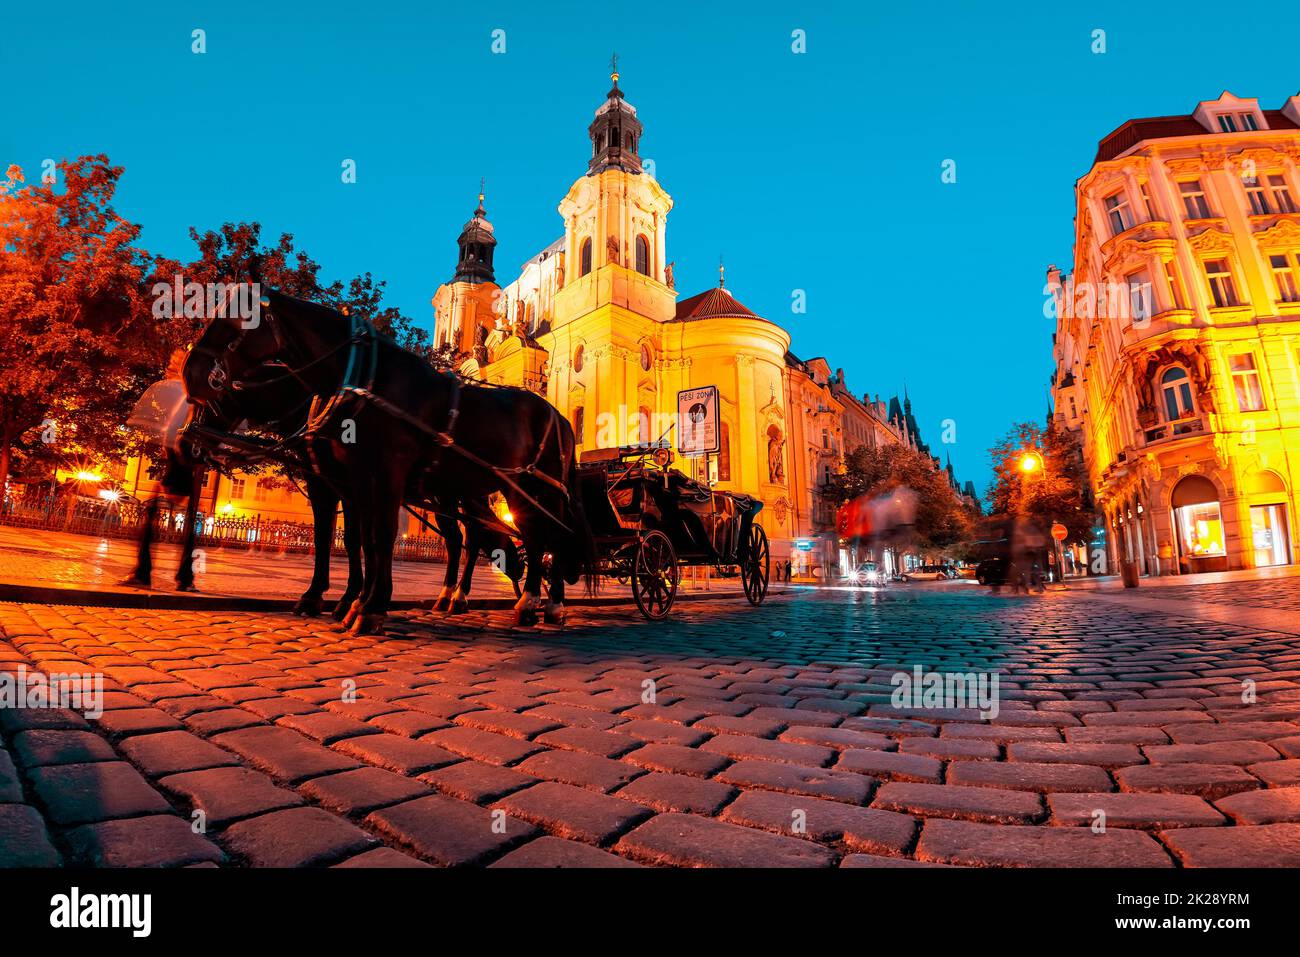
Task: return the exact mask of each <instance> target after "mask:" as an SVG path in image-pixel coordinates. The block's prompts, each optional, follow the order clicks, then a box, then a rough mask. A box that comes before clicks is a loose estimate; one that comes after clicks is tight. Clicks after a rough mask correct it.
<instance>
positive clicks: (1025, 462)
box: [1020, 451, 1043, 475]
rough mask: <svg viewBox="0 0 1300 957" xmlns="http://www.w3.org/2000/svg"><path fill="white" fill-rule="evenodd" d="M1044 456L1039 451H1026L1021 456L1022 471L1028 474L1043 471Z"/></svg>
mask: <svg viewBox="0 0 1300 957" xmlns="http://www.w3.org/2000/svg"><path fill="white" fill-rule="evenodd" d="M1042 468H1043V457H1042V456H1041V455H1039V454H1038V453H1037V452H1032V451H1030V452H1025V453H1024V454H1023V455H1021V456H1020V471H1022V472H1024V473H1025V474H1026V475H1032V474H1033V473H1035V472H1039V471H1042Z"/></svg>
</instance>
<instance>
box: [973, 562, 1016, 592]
mask: <svg viewBox="0 0 1300 957" xmlns="http://www.w3.org/2000/svg"><path fill="white" fill-rule="evenodd" d="M1008 564H1009V563H1008V562H1007V560H1006V558H1004V557H1002V556H1000V555H998V556H995V557H993V558H986V559H984V561H982V562H980V563H979V564H978V565H976V566H975V580H976V581H977V582H979V583H980V584H981V585H1005V584H1006V583H1007V566H1008Z"/></svg>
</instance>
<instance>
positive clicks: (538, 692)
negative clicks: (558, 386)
mask: <svg viewBox="0 0 1300 957" xmlns="http://www.w3.org/2000/svg"><path fill="white" fill-rule="evenodd" d="M1293 581H1294V582H1295V584H1291V583H1287V582H1283V583H1281V584H1278V585H1275V586H1273V587H1275V588H1281V589H1284V590H1285V589H1292V588H1296V587H1300V580H1293ZM394 630H395V632H396V633H395V634H392V635H389V636H386V637H384V638H355V637H351V636H347V635H344V634H342V633H340V632H338V631H335V630H333V629H331V628H330V627H327V626H326V625H324V624H322V623H315V622H306V623H304V622H303V621H302V620H300V619H295V618H292V617H289V616H287V615H270V614H243V613H228V614H219V613H178V612H154V611H126V610H113V609H83V608H78V607H72V606H58V607H49V606H20V605H0V672H9V673H14V672H16V671H17V669H18V668H19V667H20V666H25V667H27V668H35V669H40V670H43V671H45V672H49V673H65V674H68V673H78V672H101V673H102V674H103V675H104V676H105V680H106V685H107V689H108V690H107V692H106V694H105V700H104V707H105V711H104V713H103V715H102V717H100V718H98V719H95V720H90V721H86V720H83V719H82V718H81V717H80V716H79V715H77V714H75V713H73V712H70V711H58V710H50V709H44V710H41V709H18V710H14V709H10V710H0V732H2V737H3V750H0V864H3V865H10V866H13V865H41V866H47V865H57V864H60V863H64V864H90V865H97V866H105V865H107V866H120V865H137V864H150V865H170V866H179V865H203V866H212V865H216V866H223V867H230V866H342V867H365V866H383V867H387V866H421V865H426V864H428V865H489V866H494V867H511V866H525V867H527V866H556V865H568V866H574V865H577V866H635V865H685V866H700V865H721V866H749V865H779V866H807V867H834V866H842V867H896V866H922V865H964V866H976V867H990V866H1058V867H1089V866H1134V867H1201V866H1244V867H1256V866H1265V865H1274V866H1283V865H1285V866H1300V680H1298V679H1300V636H1297V635H1295V634H1290V633H1280V632H1267V631H1262V630H1259V629H1251V628H1246V627H1241V626H1238V625H1232V624H1222V623H1214V622H1202V621H1197V620H1194V619H1190V618H1184V619H1170V618H1167V617H1160V616H1154V615H1151V614H1149V613H1145V612H1141V611H1138V610H1135V609H1130V608H1127V607H1125V605H1124V604H1123V602H1122V601H1118V600H1099V599H1097V598H1096V597H1095V596H1090V595H1086V594H1077V593H1076V594H1071V593H1069V592H1059V593H1049V594H1047V595H1045V596H1035V597H1028V598H1026V597H994V596H991V595H989V594H988V593H987V592H986V591H985V590H983V589H977V588H975V587H962V586H958V587H925V586H922V587H915V588H904V587H898V588H891V589H887V590H886V591H884V592H883V593H877V592H863V593H837V592H789V593H786V594H785V595H781V596H776V597H775V598H774V600H773V601H771V602H770V603H769V604H767V605H765V606H764V607H762V608H760V609H757V610H751V609H749V608H748V606H746V605H745V604H744V603H743V602H735V601H728V602H721V601H719V602H713V601H696V602H692V603H688V604H687V605H684V606H680V608H679V610H677V611H675V613H674V620H673V621H672V622H671V623H668V624H665V625H654V624H650V623H646V622H643V621H641V620H640V619H639V618H637V617H635V612H634V611H633V610H631V609H623V608H612V609H602V610H600V612H599V614H597V613H595V612H594V611H592V612H591V613H590V614H579V615H577V616H576V617H575V620H574V621H573V622H572V623H571V624H570V626H569V627H568V628H567V629H565V630H562V631H561V630H558V629H554V628H547V627H542V628H539V629H536V630H518V629H512V628H510V627H508V625H507V622H506V619H505V617H504V615H503V614H502V613H488V612H480V613H474V614H472V615H471V616H468V617H465V618H462V619H458V620H455V621H449V620H445V619H442V618H440V617H438V616H435V615H433V614H431V613H427V612H413V613H409V614H403V615H399V616H397V617H396V619H395V626H394ZM917 665H920V666H921V667H922V668H924V669H926V670H927V671H928V670H937V671H940V672H972V671H973V672H989V671H992V672H996V673H997V675H998V676H999V681H1000V701H999V710H998V713H997V715H996V716H995V717H992V718H991V719H989V720H985V719H984V718H982V717H981V716H980V714H979V711H978V710H977V709H975V708H969V707H968V708H938V709H929V710H909V709H899V708H895V707H894V706H893V705H892V704H891V700H890V697H891V693H892V692H893V690H894V688H893V685H892V684H891V678H892V677H893V676H894V675H895V674H896V673H897V672H899V671H911V669H912V668H913V667H914V666H917ZM1248 702H1249V703H1248ZM949 703H951V702H949ZM196 812H198V813H197V814H196ZM1100 815H1104V827H1099V826H1098V825H1099V824H1100V823H1101V822H1103V818H1102V817H1101V816H1100ZM192 821H196V822H197V823H198V824H201V825H202V828H201V830H202V831H203V833H195V829H194V828H193V827H192V826H191V823H192Z"/></svg>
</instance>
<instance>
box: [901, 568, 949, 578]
mask: <svg viewBox="0 0 1300 957" xmlns="http://www.w3.org/2000/svg"><path fill="white" fill-rule="evenodd" d="M950 577H952V576H950V575H949V574H948V568H947V566H946V565H917V566H916V567H915V568H912V569H909V570H908V571H905V572H904V573H903V581H906V582H937V581H947V580H948V579H949V578H950Z"/></svg>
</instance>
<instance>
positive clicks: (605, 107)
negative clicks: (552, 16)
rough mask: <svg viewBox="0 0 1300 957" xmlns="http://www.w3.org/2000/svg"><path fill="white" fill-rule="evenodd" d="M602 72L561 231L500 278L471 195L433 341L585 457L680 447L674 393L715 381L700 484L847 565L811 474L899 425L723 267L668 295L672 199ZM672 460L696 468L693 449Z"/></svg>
mask: <svg viewBox="0 0 1300 957" xmlns="http://www.w3.org/2000/svg"><path fill="white" fill-rule="evenodd" d="M612 79H613V86H612V88H611V89H610V90H609V92H608V94H607V95H606V98H605V101H604V103H602V104H601V106H600V108H599V109H598V110H597V111H596V115H595V118H594V119H593V120H592V122H591V125H590V127H589V129H588V135H589V137H590V140H591V155H590V159H589V161H588V166H587V170H586V171H585V173H584V174H583V175H581V176H579V177H578V178H577V179H576V180H575V181H574V183H573V185H572V186H570V187H569V190H568V192H567V193H566V194H565V195H564V197H563V199H562V200H561V201H560V203H559V206H558V212H559V214H560V218H561V221H562V224H563V235H562V236H561V237H560V238H559V239H557V240H556V241H555V242H553V243H552V244H551V245H549V246H548V247H547V248H546V249H544V250H542V251H541V252H539V253H538V254H537V255H535V256H533V257H532V258H531V259H529V260H528V261H527V262H526V263H525V264H524V266H523V269H522V271H521V272H520V274H519V276H518V277H517V278H515V279H513V280H512V281H510V282H508V283H507V284H505V285H500V284H499V283H498V282H497V279H496V275H495V269H494V267H493V264H492V256H493V251H494V249H495V245H496V237H495V234H494V231H493V227H492V225H491V223H490V222H488V220H487V216H486V213H485V211H484V209H483V204H482V196H480V202H479V207H478V209H477V210H475V212H474V216H473V218H472V219H471V220H470V221H469V222H468V223H467V224H466V225H465V228H464V229H463V231H462V232H461V235H460V238H459V240H458V246H459V249H460V254H459V258H458V262H457V268H456V271H455V273H454V275H453V277H452V280H451V281H450V282H448V283H445V284H444V285H442V286H440V287H439V288H438V290H437V293H436V294H435V295H434V297H433V310H434V315H435V319H434V342H435V344H436V345H439V346H443V345H450V346H451V347H452V348H454V349H455V350H456V351H457V352H458V353H460V354H462V355H464V356H465V357H466V358H465V359H464V361H463V363H462V365H461V371H462V372H464V373H466V374H468V375H471V376H475V377H478V378H482V379H485V380H487V381H489V382H495V383H500V384H505V385H515V386H523V387H526V388H529V389H532V390H534V391H536V392H539V393H541V394H543V395H545V396H546V397H547V399H549V400H550V401H551V402H552V403H553V404H554V405H555V406H556V408H558V409H559V410H560V412H561V413H563V414H564V415H565V416H566V417H567V418H568V419H569V421H570V422H571V423H572V424H573V426H574V431H575V433H576V434H577V438H578V445H579V452H580V453H582V452H588V451H591V450H594V449H599V448H611V447H614V446H619V445H629V444H636V443H645V442H653V441H658V440H659V439H661V438H662V439H665V440H666V441H668V442H669V443H670V444H672V445H673V446H674V448H675V447H676V439H677V437H676V435H675V432H674V429H673V423H674V421H675V417H676V404H677V393H678V391H679V390H684V389H689V388H698V387H702V386H710V385H713V386H717V387H718V390H719V396H720V413H721V450H720V451H719V453H718V454H716V455H714V456H712V457H710V459H709V460H708V464H707V468H708V478H709V480H710V481H712V482H713V483H715V485H716V486H717V487H718V488H721V489H728V490H733V491H741V492H746V493H748V494H751V495H754V496H757V497H758V498H760V499H762V500H763V502H764V503H765V508H764V510H763V512H762V513H761V514H760V521H761V522H762V524H763V525H764V526H765V529H766V531H767V533H768V536H769V538H770V539H771V540H772V546H773V547H772V554H773V557H774V560H775V561H782V562H783V561H786V560H790V561H792V562H793V563H794V565H795V569H796V570H799V569H804V570H805V571H809V572H812V571H813V570H814V569H817V570H819V573H820V574H833V573H834V571H835V570H838V569H839V567H840V566H841V564H842V559H841V556H840V549H839V543H838V540H837V539H836V537H835V532H834V527H835V525H834V516H833V514H831V509H830V508H829V507H828V506H826V505H825V504H824V503H823V502H822V501H821V499H820V496H819V495H818V492H817V486H818V485H819V484H820V483H821V482H823V481H825V478H826V477H827V476H828V475H829V474H830V473H831V472H833V471H835V470H836V469H838V468H839V467H840V466H841V463H842V456H843V453H844V451H845V449H846V447H853V446H854V445H857V444H875V443H882V442H899V441H908V438H907V431H906V428H907V427H906V425H905V424H904V423H902V422H890V421H889V419H888V416H887V414H886V411H885V407H884V405H883V404H882V403H880V402H878V401H876V402H871V401H868V400H867V399H866V398H865V397H864V398H863V399H861V400H859V399H857V398H855V397H854V396H853V395H852V394H851V393H850V392H849V391H848V388H847V386H846V385H845V384H844V377H843V373H842V372H836V373H832V372H831V370H830V367H829V366H828V364H827V363H826V361H825V360H824V359H813V360H808V361H804V360H800V359H798V358H797V357H795V356H794V355H793V354H792V353H791V352H790V334H789V333H788V332H787V331H786V330H785V329H783V328H782V327H781V326H779V325H778V324H777V323H775V322H772V321H770V320H769V319H767V318H764V317H763V316H760V315H757V314H756V313H754V312H753V311H752V310H750V309H749V308H748V307H746V306H745V305H744V304H743V303H741V302H740V301H739V300H738V299H737V298H736V297H735V296H734V295H733V294H732V291H731V290H730V289H728V288H727V286H726V281H725V277H724V275H723V273H722V270H721V268H719V278H718V285H717V286H716V287H714V288H712V289H706V290H704V291H702V292H699V293H697V294H695V295H692V296H689V297H686V298H679V297H678V291H677V289H676V282H675V279H674V275H673V262H672V261H671V260H670V259H669V256H668V241H667V231H668V215H669V213H670V212H671V211H672V208H673V200H672V197H671V196H669V194H668V193H667V192H666V191H665V190H664V188H663V187H662V186H661V185H660V184H659V183H658V182H657V181H656V180H655V178H654V177H653V176H652V175H651V174H650V173H649V172H648V171H647V170H646V169H645V168H643V166H642V163H641V157H640V152H639V150H640V143H641V137H642V134H643V126H642V124H641V121H640V119H639V118H638V117H637V112H636V108H635V107H634V106H632V105H631V104H630V103H629V102H628V101H627V99H626V97H625V96H624V94H623V91H622V90H621V89H620V88H619V86H618V75H617V74H614V75H613V78H612ZM678 465H679V467H682V468H684V469H690V468H692V467H694V469H695V470H696V473H697V475H698V476H699V477H703V476H702V474H700V473H702V471H703V468H704V464H703V463H702V462H700V461H696V462H694V463H692V462H691V461H690V460H679V462H678Z"/></svg>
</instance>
